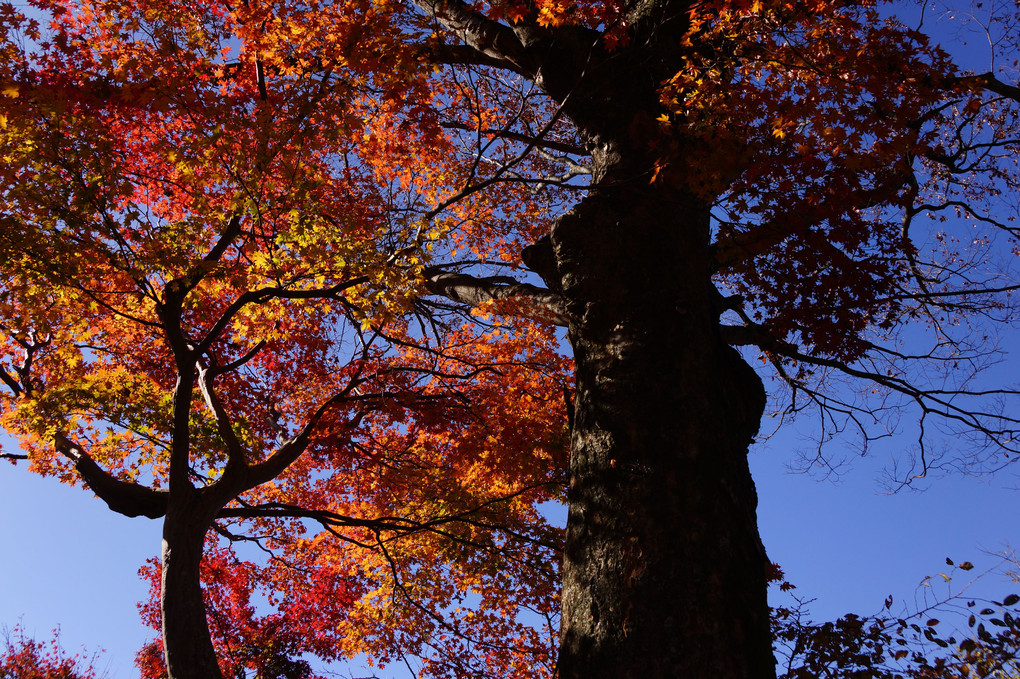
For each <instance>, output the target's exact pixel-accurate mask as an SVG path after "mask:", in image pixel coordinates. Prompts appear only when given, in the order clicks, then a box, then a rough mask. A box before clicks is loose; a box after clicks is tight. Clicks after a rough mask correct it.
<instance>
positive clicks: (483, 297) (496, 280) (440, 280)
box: [425, 270, 570, 326]
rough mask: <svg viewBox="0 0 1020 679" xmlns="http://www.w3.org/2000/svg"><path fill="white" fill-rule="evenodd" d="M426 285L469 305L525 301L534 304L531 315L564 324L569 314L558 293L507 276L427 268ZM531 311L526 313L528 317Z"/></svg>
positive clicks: (434, 292)
mask: <svg viewBox="0 0 1020 679" xmlns="http://www.w3.org/2000/svg"><path fill="white" fill-rule="evenodd" d="M425 276H426V279H425V287H426V288H427V289H428V291H429V292H431V293H432V294H434V295H440V296H442V297H446V298H448V299H452V300H453V301H455V302H460V303H461V304H467V305H468V306H470V307H477V306H481V305H482V304H486V303H488V302H493V301H496V300H504V299H505V300H511V299H516V300H524V301H527V302H530V303H532V304H534V305H535V307H536V312H537V313H535V314H534V318H537V319H538V320H543V321H546V322H551V323H553V324H554V325H560V326H566V325H567V324H568V323H569V320H570V317H569V315H568V314H567V307H566V303H565V302H564V300H563V297H561V296H560V295H559V294H557V293H555V292H553V291H551V290H547V289H545V288H539V287H536V286H534V285H530V284H528V283H520V282H518V281H516V280H515V279H513V278H509V277H507V276H490V277H487V278H476V277H475V276H469V275H467V274H462V273H453V272H449V271H436V270H431V271H429V270H426V272H425ZM530 315H531V314H529V316H530Z"/></svg>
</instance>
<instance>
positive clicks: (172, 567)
mask: <svg viewBox="0 0 1020 679" xmlns="http://www.w3.org/2000/svg"><path fill="white" fill-rule="evenodd" d="M219 509H220V507H219V503H211V502H209V498H208V494H203V493H202V492H201V491H198V490H193V491H192V492H189V493H175V494H174V495H172V496H171V500H170V503H169V506H168V508H167V513H166V517H165V518H164V520H163V549H162V564H163V573H162V581H161V593H160V609H161V614H162V616H161V617H162V621H163V645H164V651H165V655H166V665H167V670H168V671H169V674H170V676H171V677H173V679H218V678H219V677H221V676H222V674H221V673H220V668H219V663H218V662H217V660H216V653H215V651H214V650H213V645H212V638H211V637H210V635H209V625H208V622H207V620H206V612H205V602H204V601H203V599H202V582H201V578H200V572H199V567H200V566H201V563H202V549H203V547H204V545H205V534H206V531H207V530H208V529H209V527H210V526H211V525H212V521H213V518H214V517H215V515H216V512H217V511H218V510H219Z"/></svg>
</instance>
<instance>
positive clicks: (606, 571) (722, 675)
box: [552, 147, 775, 679]
mask: <svg viewBox="0 0 1020 679" xmlns="http://www.w3.org/2000/svg"><path fill="white" fill-rule="evenodd" d="M632 148H635V147H632ZM641 155H645V154H643V153H642V152H641V151H635V152H634V153H630V154H627V153H612V152H609V153H602V154H599V153H598V152H596V153H595V162H596V185H595V186H596V188H595V190H594V191H593V192H592V194H591V195H590V196H589V197H588V198H586V199H585V200H584V201H582V202H581V203H580V204H579V205H578V206H576V207H575V208H574V210H572V211H571V212H570V213H568V214H567V215H566V216H564V217H563V218H561V219H560V220H559V222H558V223H557V224H556V226H555V227H554V229H553V232H552V242H553V247H554V250H555V253H556V260H557V267H558V272H559V275H560V277H561V283H562V287H563V292H564V296H565V298H566V301H567V307H568V311H569V313H570V316H571V318H572V319H573V320H572V323H571V327H570V339H571V342H572V344H573V348H574V356H575V361H576V369H577V395H576V402H575V416H574V424H573V434H572V440H571V462H570V468H571V482H570V484H571V485H570V492H569V517H568V521H567V544H566V551H565V557H564V582H563V590H562V597H563V617H562V623H561V624H562V630H561V651H560V653H561V655H560V660H559V666H558V672H559V679H582V678H583V679H598V678H600V677H605V678H606V679H627V678H629V677H634V678H635V679H637V678H640V679H655V678H662V679H666V678H669V679H675V678H677V677H683V678H684V679H701V678H705V679H709V678H711V679H742V678H750V677H754V678H755V679H763V678H766V677H774V676H775V667H774V661H773V657H772V650H771V638H770V633H769V619H768V605H767V602H766V587H767V583H766V565H767V560H766V556H765V553H764V549H763V547H762V545H761V541H760V539H759V536H758V529H757V519H756V514H755V510H756V506H757V495H756V493H755V489H754V484H753V482H752V480H751V476H750V471H749V469H748V465H747V459H746V453H747V448H748V445H749V444H750V443H751V442H752V440H753V437H754V435H755V434H756V433H757V430H758V425H759V422H760V418H761V415H762V412H763V409H764V404H765V394H764V390H763V387H762V384H761V381H760V380H759V378H758V377H757V375H756V374H755V373H754V371H753V370H752V369H751V368H750V367H749V366H748V365H747V364H746V363H745V362H744V361H743V360H742V359H741V358H740V356H739V355H738V354H737V352H736V351H735V350H733V349H732V348H731V347H729V346H727V345H725V344H724V343H723V341H722V340H721V338H720V334H719V330H718V326H719V321H718V315H719V309H718V305H717V303H716V301H715V300H716V299H718V293H717V292H716V290H715V288H714V286H713V284H712V281H711V274H712V270H711V259H712V258H711V253H710V251H709V214H708V210H707V208H706V207H705V206H704V205H702V204H700V203H699V201H697V200H695V199H693V198H691V197H689V196H685V195H683V194H682V193H680V192H678V191H672V190H670V189H667V188H664V187H663V186H661V185H659V184H655V183H652V182H651V181H650V171H649V170H650V167H651V166H650V164H648V163H642V162H638V163H630V164H629V165H625V164H624V163H623V162H621V161H620V159H621V158H627V157H628V156H629V157H631V158H633V157H635V156H637V157H639V156H641ZM646 157H647V155H646ZM600 163H601V168H600V167H599V164H600Z"/></svg>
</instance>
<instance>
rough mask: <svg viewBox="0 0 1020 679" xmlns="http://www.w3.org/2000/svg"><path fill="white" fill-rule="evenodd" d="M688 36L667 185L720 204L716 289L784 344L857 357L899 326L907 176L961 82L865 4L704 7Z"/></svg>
mask: <svg viewBox="0 0 1020 679" xmlns="http://www.w3.org/2000/svg"><path fill="white" fill-rule="evenodd" d="M699 7H700V6H699ZM690 35H691V38H690V47H691V51H692V55H694V56H692V57H691V58H690V59H689V60H688V61H687V63H686V64H685V66H684V68H683V69H681V70H680V71H679V72H678V73H677V74H676V76H674V77H673V78H672V79H671V80H670V81H669V82H668V83H667V84H666V86H665V87H664V89H663V91H662V100H663V103H664V105H665V106H666V109H667V111H668V112H669V113H668V115H666V116H664V117H663V123H664V124H665V125H667V126H669V127H671V128H673V129H675V130H676V131H677V134H678V135H680V137H678V139H680V138H682V139H683V141H682V143H681V145H679V146H678V147H677V148H676V149H675V150H674V151H673V152H672V154H676V155H672V159H673V160H669V158H670V157H671V156H670V154H667V159H666V160H665V161H664V166H663V170H662V172H661V174H662V175H663V176H666V177H668V178H670V179H672V180H674V181H682V182H685V183H686V184H687V185H688V186H689V187H691V188H694V189H695V190H696V191H698V192H699V193H701V194H702V195H703V196H704V197H705V198H706V199H707V200H710V201H712V202H713V203H714V204H715V206H716V208H715V209H716V215H717V218H718V222H717V223H718V233H717V234H716V236H717V256H718V259H719V262H720V275H721V278H722V281H723V283H724V285H726V286H727V287H729V288H730V289H732V290H733V291H735V292H738V293H739V294H741V295H742V296H743V297H744V298H745V299H746V300H747V301H748V302H749V304H750V307H751V308H752V309H754V311H755V315H756V316H757V320H759V321H761V322H762V323H764V324H765V325H767V327H768V328H769V329H770V330H771V332H772V333H773V334H774V335H775V337H776V338H777V339H786V340H789V341H793V342H796V343H798V344H801V345H803V346H806V347H809V351H810V352H811V353H813V354H816V355H820V356H828V357H833V358H837V359H840V360H844V361H852V360H854V359H856V358H859V357H861V356H862V355H863V354H864V353H865V352H866V351H867V348H868V344H867V340H866V335H867V334H868V332H869V331H871V330H874V329H878V330H881V329H887V328H889V327H891V326H892V325H893V324H894V323H895V322H896V321H897V319H898V312H899V308H898V305H897V304H896V303H895V302H893V301H891V300H892V299H894V297H895V295H894V294H893V293H895V292H896V291H898V290H899V289H900V288H901V287H902V286H903V284H904V280H905V279H906V278H907V277H908V276H909V275H910V271H909V266H908V262H909V259H910V257H911V256H912V255H913V247H914V246H913V245H912V244H911V243H910V242H909V241H908V240H906V239H905V238H904V235H903V233H902V231H901V229H902V223H901V219H902V215H903V214H904V212H905V210H907V209H909V208H910V207H911V201H912V200H913V199H914V198H915V197H916V185H915V179H914V177H913V174H912V172H913V170H912V167H911V165H912V164H913V162H914V158H915V157H917V156H920V155H923V154H924V153H925V152H926V151H927V150H929V149H930V148H932V146H933V145H934V143H935V140H936V138H937V134H938V131H937V129H936V127H935V126H933V125H932V124H930V122H931V118H932V111H933V110H935V109H937V107H938V106H940V105H942V104H943V103H944V102H946V101H947V100H951V99H952V98H953V97H957V96H958V95H957V93H955V92H952V91H951V88H948V87H946V86H945V85H944V83H945V82H946V79H947V78H948V77H950V76H952V75H953V73H954V68H953V66H952V65H951V63H950V62H949V60H948V59H947V57H946V56H945V55H944V54H943V53H941V52H940V51H939V50H938V49H936V48H934V47H932V46H931V45H930V44H929V43H928V40H927V38H926V37H925V36H924V35H923V34H921V33H919V32H917V31H914V30H910V29H907V28H905V27H903V26H902V25H899V24H897V23H895V22H893V21H891V20H886V19H883V18H882V17H881V15H880V14H879V12H878V11H877V10H876V9H874V8H873V7H870V6H868V5H867V4H865V5H860V4H854V5H847V4H846V3H843V2H838V1H837V2H787V1H781V2H780V1H777V2H764V3H763V2H761V1H760V0H756V1H755V2H753V3H750V2H749V3H728V2H727V3H707V4H706V6H705V7H704V8H700V9H699V12H698V13H697V14H696V15H695V19H694V28H693V29H692V31H691V34H690ZM926 121H927V122H926ZM678 143H680V142H678ZM720 151H722V152H720ZM692 156H693V160H692ZM674 162H675V165H676V166H675V167H674V166H673V165H672V164H671V163H674Z"/></svg>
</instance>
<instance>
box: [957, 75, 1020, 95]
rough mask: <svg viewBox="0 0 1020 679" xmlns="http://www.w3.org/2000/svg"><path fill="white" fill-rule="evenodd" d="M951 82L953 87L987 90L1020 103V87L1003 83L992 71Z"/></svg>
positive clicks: (966, 76)
mask: <svg viewBox="0 0 1020 679" xmlns="http://www.w3.org/2000/svg"><path fill="white" fill-rule="evenodd" d="M949 82H950V84H951V85H962V86H964V87H974V88H981V89H985V90H988V91H989V92H994V93H995V94H998V95H1000V96H1003V97H1006V98H1008V99H1012V100H1013V101H1016V102H1020V87H1017V86H1015V85H1010V84H1009V83H1004V82H1002V81H1001V80H999V79H998V78H996V77H995V74H994V73H992V72H991V71H989V72H988V73H979V74H976V75H965V76H960V77H959V78H950V79H949Z"/></svg>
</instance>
